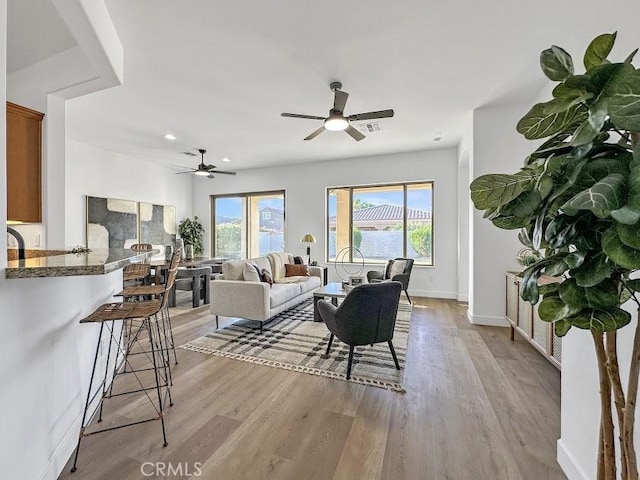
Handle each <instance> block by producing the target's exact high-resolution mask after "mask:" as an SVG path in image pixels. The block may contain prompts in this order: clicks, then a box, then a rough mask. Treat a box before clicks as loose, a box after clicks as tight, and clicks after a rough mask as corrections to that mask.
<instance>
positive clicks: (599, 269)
mask: <svg viewBox="0 0 640 480" xmlns="http://www.w3.org/2000/svg"><path fill="white" fill-rule="evenodd" d="M612 271H613V265H612V264H611V263H610V262H607V257H606V255H604V254H603V253H602V252H599V251H593V250H592V251H590V252H589V253H588V254H587V256H586V257H585V259H584V261H583V262H582V265H580V266H579V267H576V268H572V269H571V270H570V271H569V273H570V274H571V277H572V278H574V279H575V280H576V283H577V284H578V286H580V287H593V286H594V285H598V284H599V283H601V282H602V281H603V280H604V279H605V278H609V276H610V275H611V272H612Z"/></svg>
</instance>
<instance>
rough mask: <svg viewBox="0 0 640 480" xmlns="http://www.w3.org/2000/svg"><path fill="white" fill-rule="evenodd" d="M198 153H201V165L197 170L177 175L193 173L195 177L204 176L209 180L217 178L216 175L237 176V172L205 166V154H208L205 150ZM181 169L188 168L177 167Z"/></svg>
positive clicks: (190, 169) (192, 169)
mask: <svg viewBox="0 0 640 480" xmlns="http://www.w3.org/2000/svg"><path fill="white" fill-rule="evenodd" d="M198 152H200V165H198V166H197V167H196V168H189V169H188V171H186V172H178V173H177V174H176V175H180V174H181V173H193V174H195V175H198V176H202V177H207V178H215V176H214V175H213V174H214V173H221V174H224V175H235V174H236V172H228V171H224V170H216V168H217V167H216V166H215V165H205V163H204V154H205V153H207V151H206V150H205V149H204V148H199V149H198ZM185 154H189V155H190V156H194V155H193V154H192V153H190V152H185ZM176 166H177V167H179V168H186V167H183V166H180V165H176Z"/></svg>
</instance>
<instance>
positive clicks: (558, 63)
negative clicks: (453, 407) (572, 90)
mask: <svg viewBox="0 0 640 480" xmlns="http://www.w3.org/2000/svg"><path fill="white" fill-rule="evenodd" d="M540 67H542V71H543V72H544V74H545V75H546V76H547V78H548V79H549V80H553V81H554V82H560V81H562V80H565V79H566V78H567V77H570V76H571V75H573V61H572V60H571V55H569V54H568V53H567V52H566V51H565V50H563V49H562V48H560V47H557V46H555V45H553V46H552V47H551V48H548V49H546V50H543V51H542V53H540Z"/></svg>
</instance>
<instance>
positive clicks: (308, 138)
mask: <svg viewBox="0 0 640 480" xmlns="http://www.w3.org/2000/svg"><path fill="white" fill-rule="evenodd" d="M322 132H324V125H323V126H321V127H320V128H319V129H317V130H316V131H315V132H313V133H312V134H311V135H309V136H308V137H307V138H305V140H313V139H314V138H316V137H317V136H318V135H320V134H321V133H322Z"/></svg>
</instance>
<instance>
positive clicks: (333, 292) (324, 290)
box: [313, 282, 347, 322]
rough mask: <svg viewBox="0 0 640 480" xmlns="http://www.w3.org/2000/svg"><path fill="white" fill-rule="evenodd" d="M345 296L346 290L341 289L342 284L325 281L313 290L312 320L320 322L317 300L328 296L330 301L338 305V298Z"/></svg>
mask: <svg viewBox="0 0 640 480" xmlns="http://www.w3.org/2000/svg"><path fill="white" fill-rule="evenodd" d="M346 296H347V292H345V291H344V290H343V289H342V284H341V283H338V282H331V283H327V284H326V285H324V286H323V287H320V288H319V289H318V290H316V291H315V292H313V321H314V322H321V321H322V318H320V312H318V302H319V301H320V300H324V299H325V298H330V299H331V303H333V304H334V305H338V299H339V298H344V297H346Z"/></svg>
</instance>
